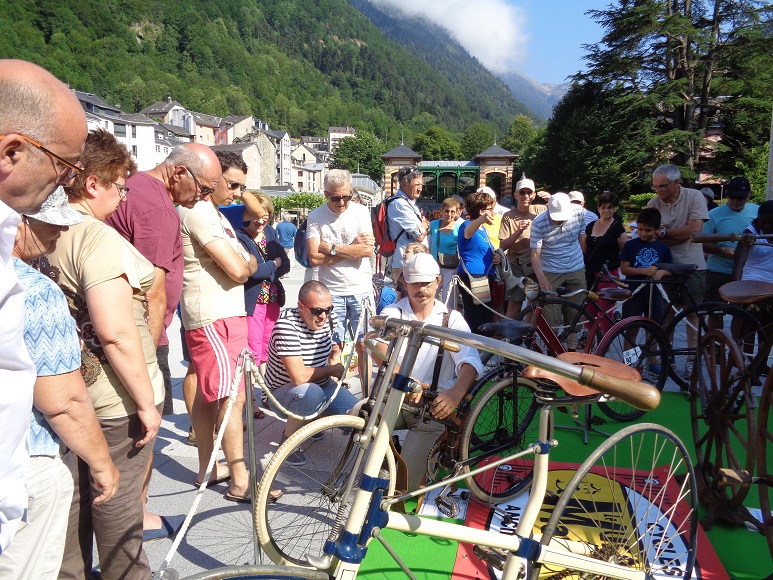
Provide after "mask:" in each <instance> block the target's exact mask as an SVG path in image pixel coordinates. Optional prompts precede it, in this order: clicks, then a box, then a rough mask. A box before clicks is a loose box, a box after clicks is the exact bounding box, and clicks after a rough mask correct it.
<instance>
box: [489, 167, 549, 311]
mask: <svg viewBox="0 0 773 580" xmlns="http://www.w3.org/2000/svg"><path fill="white" fill-rule="evenodd" d="M535 192H536V188H535V186H534V182H533V181H532V180H531V179H528V178H527V177H526V176H524V177H522V178H521V180H520V181H519V182H518V183H516V184H515V200H516V203H517V204H518V205H516V206H515V207H514V208H513V209H511V210H510V211H508V212H507V213H506V214H505V215H503V216H502V226H501V227H500V229H499V247H500V248H502V249H503V250H505V251H506V252H507V261H508V262H510V269H511V271H512V272H513V274H514V275H515V276H516V277H519V278H520V277H523V276H530V277H532V278H534V269H533V268H532V265H531V249H530V248H529V238H530V236H531V223H532V221H534V218H536V217H537V216H538V215H539V214H541V213H542V212H543V211H545V206H544V205H532V202H533V201H534V198H535V197H536V193H535ZM525 298H526V295H525V294H524V293H523V289H522V288H521V287H520V286H515V287H514V288H513V289H511V290H508V291H507V293H506V294H505V300H507V313H506V316H507V317H508V318H515V317H516V316H517V315H518V313H519V312H520V311H521V305H522V304H523V301H524V299H525Z"/></svg>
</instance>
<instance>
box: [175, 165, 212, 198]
mask: <svg viewBox="0 0 773 580" xmlns="http://www.w3.org/2000/svg"><path fill="white" fill-rule="evenodd" d="M183 167H184V168H185V171H187V172H188V174H189V175H190V176H191V177H192V178H193V183H195V184H196V187H198V188H199V191H200V192H201V197H206V196H208V195H212V194H213V193H215V190H214V189H212V188H211V187H204V186H203V185H201V183H200V182H199V180H198V179H196V176H195V175H193V171H191V170H190V169H188V168H187V167H185V166H184V165H183Z"/></svg>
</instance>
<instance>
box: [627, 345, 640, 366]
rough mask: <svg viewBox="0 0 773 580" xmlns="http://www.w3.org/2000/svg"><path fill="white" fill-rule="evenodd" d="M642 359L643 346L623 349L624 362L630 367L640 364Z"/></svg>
mask: <svg viewBox="0 0 773 580" xmlns="http://www.w3.org/2000/svg"><path fill="white" fill-rule="evenodd" d="M639 361H641V348H639V347H638V346H635V347H633V348H629V349H628V350H624V351H623V362H624V363H625V364H627V365H628V366H629V367H635V366H639Z"/></svg>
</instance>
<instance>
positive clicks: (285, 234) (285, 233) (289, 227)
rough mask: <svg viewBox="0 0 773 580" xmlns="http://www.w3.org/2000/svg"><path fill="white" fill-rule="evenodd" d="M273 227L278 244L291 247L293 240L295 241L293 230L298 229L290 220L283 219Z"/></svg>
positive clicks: (286, 247)
mask: <svg viewBox="0 0 773 580" xmlns="http://www.w3.org/2000/svg"><path fill="white" fill-rule="evenodd" d="M274 229H275V230H276V239H277V241H278V242H279V245H280V246H282V247H283V248H285V249H288V248H292V247H293V242H295V232H297V231H298V228H296V227H295V226H294V225H293V224H292V222H287V221H284V222H281V223H279V224H278V225H277V226H276V228H274Z"/></svg>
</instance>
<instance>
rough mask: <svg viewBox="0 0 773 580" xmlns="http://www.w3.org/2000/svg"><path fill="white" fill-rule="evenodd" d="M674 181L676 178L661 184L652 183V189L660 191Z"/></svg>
mask: <svg viewBox="0 0 773 580" xmlns="http://www.w3.org/2000/svg"><path fill="white" fill-rule="evenodd" d="M674 181H676V179H672V180H671V181H669V182H668V183H664V184H663V185H655V184H654V183H653V184H652V191H662V190H664V189H666V188H667V187H668V186H669V185H671V184H672V183H674Z"/></svg>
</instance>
